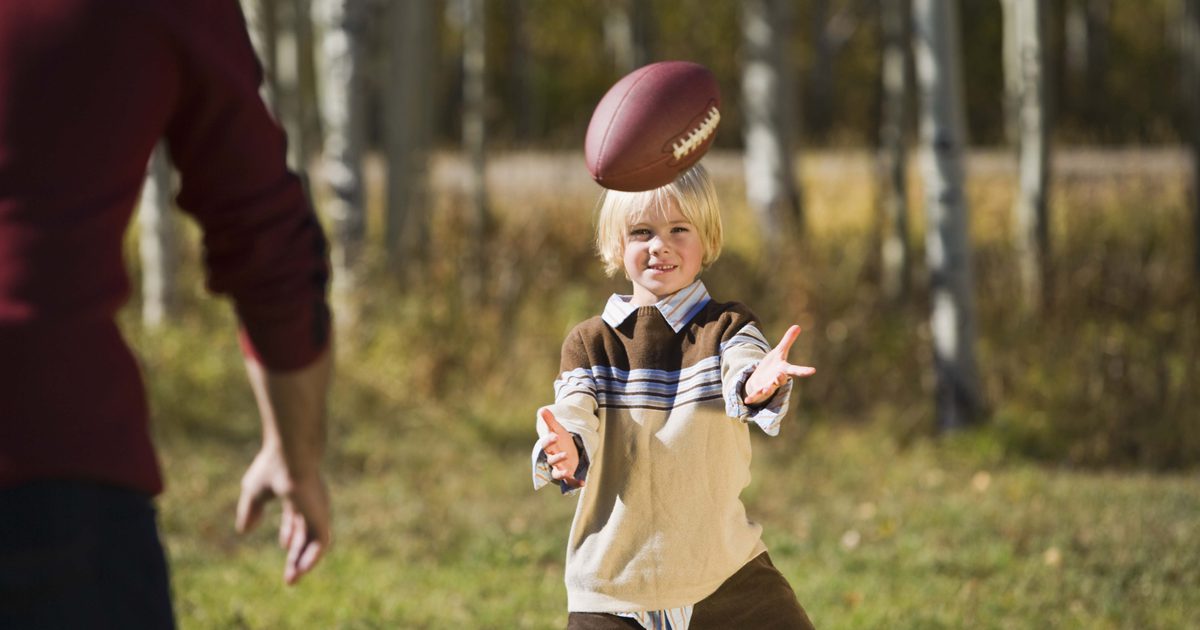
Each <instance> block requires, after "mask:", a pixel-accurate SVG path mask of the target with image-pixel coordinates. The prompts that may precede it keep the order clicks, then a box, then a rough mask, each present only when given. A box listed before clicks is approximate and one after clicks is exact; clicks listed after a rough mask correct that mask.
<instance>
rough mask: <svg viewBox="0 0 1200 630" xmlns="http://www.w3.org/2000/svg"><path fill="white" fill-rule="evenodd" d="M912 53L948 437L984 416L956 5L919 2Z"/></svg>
mask: <svg viewBox="0 0 1200 630" xmlns="http://www.w3.org/2000/svg"><path fill="white" fill-rule="evenodd" d="M913 50H914V54H915V56H916V67H917V84H918V88H919V92H920V101H921V144H922V146H923V155H922V158H921V162H922V170H923V172H924V179H925V197H926V199H925V212H926V220H925V224H926V228H925V251H926V258H927V265H928V267H929V274H930V280H929V285H930V286H929V289H930V297H931V301H932V313H931V316H930V329H931V332H932V334H933V357H934V369H935V371H936V379H937V385H936V387H937V390H936V398H935V402H936V410H937V411H936V415H937V426H938V428H939V430H943V431H945V430H949V429H955V428H959V427H963V426H967V425H970V424H973V423H975V422H976V421H978V420H979V419H980V417H981V413H982V400H981V396H980V391H979V379H978V373H977V368H976V365H975V352H974V346H975V314H974V303H973V296H972V278H971V247H970V242H969V241H968V238H967V235H968V230H967V223H968V216H969V215H968V211H967V199H966V194H965V190H964V168H963V155H964V150H965V147H964V145H965V134H964V116H963V96H962V79H961V69H960V66H959V64H960V60H961V52H960V51H961V48H960V44H959V35H958V3H957V2H955V1H954V0H913Z"/></svg>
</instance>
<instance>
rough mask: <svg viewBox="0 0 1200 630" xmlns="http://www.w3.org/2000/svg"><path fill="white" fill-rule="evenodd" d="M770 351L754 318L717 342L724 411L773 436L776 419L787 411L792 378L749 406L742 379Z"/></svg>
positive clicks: (781, 417)
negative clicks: (719, 353)
mask: <svg viewBox="0 0 1200 630" xmlns="http://www.w3.org/2000/svg"><path fill="white" fill-rule="evenodd" d="M770 351H771V344H770V343H768V342H767V339H766V337H765V336H763V334H762V331H760V330H759V329H758V327H757V326H756V325H755V324H754V322H750V323H747V324H744V325H742V326H740V327H738V328H736V332H735V333H734V334H733V335H732V336H730V337H729V338H728V339H727V340H724V341H722V342H721V386H722V390H723V392H724V398H725V413H726V414H728V415H729V417H731V418H737V419H739V420H741V421H743V422H753V423H754V424H756V425H758V427H759V428H760V429H762V430H763V433H766V434H767V435H770V436H776V435H779V425H780V422H782V420H783V416H784V415H785V414H787V410H788V399H789V398H790V397H791V394H792V381H790V380H789V381H788V382H787V383H785V384H784V385H783V386H781V387H780V388H779V389H777V390H775V394H774V395H772V396H771V397H770V398H768V399H767V400H766V401H764V402H762V403H759V404H757V405H753V406H751V405H747V404H746V403H745V397H746V381H747V380H748V379H749V378H750V375H751V374H753V373H754V369H755V368H756V367H758V363H759V361H762V359H763V357H764V356H766V354H767V353H768V352H770Z"/></svg>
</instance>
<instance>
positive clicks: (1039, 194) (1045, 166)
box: [1006, 0, 1050, 311]
mask: <svg viewBox="0 0 1200 630" xmlns="http://www.w3.org/2000/svg"><path fill="white" fill-rule="evenodd" d="M1006 4H1007V5H1008V6H1009V7H1011V8H1012V10H1013V14H1014V16H1013V17H1014V19H1013V20H1012V22H1011V25H1012V27H1013V29H1014V31H1015V33H1014V36H1013V38H1014V39H1015V40H1016V42H1017V48H1018V51H1019V55H1018V56H1019V60H1020V66H1019V77H1020V91H1019V96H1020V110H1019V113H1020V127H1019V129H1020V144H1019V167H1018V171H1019V173H1020V177H1019V179H1020V181H1019V186H1020V188H1019V190H1018V191H1017V197H1016V202H1015V204H1014V213H1013V214H1014V216H1015V218H1016V231H1015V233H1016V250H1017V260H1018V265H1019V267H1020V277H1021V288H1022V293H1023V299H1024V306H1025V308H1026V309H1028V310H1032V311H1038V310H1041V309H1043V308H1044V307H1045V306H1046V304H1047V303H1048V299H1049V294H1048V291H1049V277H1050V270H1049V264H1050V228H1049V215H1048V210H1047V204H1046V195H1047V193H1046V189H1047V182H1048V180H1049V156H1050V145H1049V133H1050V132H1049V117H1048V116H1047V105H1046V79H1045V68H1046V65H1045V63H1044V47H1043V43H1042V42H1043V40H1044V35H1045V8H1044V7H1043V3H1042V0H1007V1H1006ZM1006 39H1007V36H1006Z"/></svg>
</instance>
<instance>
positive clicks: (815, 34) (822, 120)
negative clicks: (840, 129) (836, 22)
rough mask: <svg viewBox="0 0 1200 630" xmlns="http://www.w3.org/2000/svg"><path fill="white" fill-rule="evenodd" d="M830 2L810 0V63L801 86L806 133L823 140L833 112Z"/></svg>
mask: <svg viewBox="0 0 1200 630" xmlns="http://www.w3.org/2000/svg"><path fill="white" fill-rule="evenodd" d="M829 5H830V0H814V2H813V8H812V11H813V17H812V38H813V39H812V41H813V62H812V68H811V69H810V71H809V77H808V82H807V84H806V85H805V86H804V89H805V93H806V97H807V100H806V102H805V115H806V116H807V118H808V123H809V126H808V132H809V133H811V134H813V137H815V138H818V139H823V138H825V134H826V130H828V129H829V124H830V121H831V119H832V112H833V60H834V56H835V55H834V43H833V41H832V36H831V35H832V34H831V33H830V29H829V20H830V6H829Z"/></svg>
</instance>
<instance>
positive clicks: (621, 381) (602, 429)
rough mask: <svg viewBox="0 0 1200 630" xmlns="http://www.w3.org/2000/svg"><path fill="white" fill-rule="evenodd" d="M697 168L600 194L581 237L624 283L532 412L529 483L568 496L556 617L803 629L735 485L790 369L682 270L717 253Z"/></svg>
mask: <svg viewBox="0 0 1200 630" xmlns="http://www.w3.org/2000/svg"><path fill="white" fill-rule="evenodd" d="M721 242H722V237H721V218H720V214H719V209H718V207H717V201H716V194H715V192H714V190H713V187H712V183H711V182H710V181H709V178H708V174H707V173H706V172H705V170H704V168H703V167H702V166H700V165H698V164H697V165H696V166H693V167H692V168H690V169H689V170H687V171H685V172H684V173H683V174H681V175H680V176H679V177H678V178H677V179H676V180H675V181H674V182H672V183H670V184H667V185H666V186H663V187H661V188H656V189H654V190H650V191H646V192H636V193H627V192H618V191H613V190H607V191H605V192H604V193H603V197H602V200H601V204H600V216H599V221H598V226H597V234H596V244H597V246H598V249H599V253H600V257H601V258H602V259H603V261H604V264H605V268H606V271H607V272H608V274H609V275H610V276H611V275H614V274H615V272H616V271H617V270H620V269H624V271H625V274H626V276H627V277H628V278H629V279H630V280H631V281H632V283H633V293H632V295H624V296H622V295H613V296H612V297H611V298H609V300H608V304H607V306H606V307H605V309H604V313H603V314H602V315H601V316H599V317H593V318H591V319H589V320H587V321H585V322H583V323H581V324H579V325H578V326H576V327H575V328H574V330H572V331H571V332H570V334H568V335H567V338H566V340H565V341H564V342H563V347H562V368H561V373H560V375H559V377H558V379H557V380H556V381H555V383H554V389H555V402H554V404H553V405H549V406H547V407H543V408H541V409H539V410H538V422H537V431H538V434H539V436H540V439H539V440H538V442H537V444H536V445H535V446H534V450H533V468H534V473H533V477H534V488H535V489H537V488H541V487H542V486H545V485H547V484H549V483H550V482H552V481H554V482H557V483H558V485H559V486H560V487H561V488H562V491H563V492H564V493H567V492H571V493H575V492H578V493H579V504H578V507H577V508H576V511H575V520H574V522H573V523H572V525H571V533H570V539H569V541H568V545H567V569H566V584H567V605H568V610H569V617H568V626H567V627H568V628H569V629H571V630H574V629H585V628H586V629H591V628H631V627H632V628H638V627H644V628H672V629H687V628H689V627H690V628H691V629H692V630H698V629H700V628H756V629H759V628H780V629H783V628H787V629H792V628H811V627H812V625H811V623H810V622H809V620H808V617H807V616H806V614H805V612H804V610H803V609H802V608H801V607H800V604H799V603H798V602H797V601H796V596H795V594H794V593H793V591H792V589H791V587H790V586H789V585H788V583H787V580H786V579H785V578H784V577H783V575H782V574H780V573H779V571H778V570H776V569H775V567H774V566H773V565H772V564H771V560H770V558H769V557H768V556H767V551H766V547H765V546H764V545H763V543H762V540H761V538H760V536H761V532H762V528H761V527H760V526H759V525H757V524H755V523H753V522H751V521H750V520H748V519H747V518H746V512H745V508H744V507H743V506H742V502H741V500H740V498H739V495H740V494H741V491H742V489H743V488H745V487H746V486H747V485H748V484H749V482H750V434H749V429H748V426H747V424H748V423H751V422H753V423H754V424H757V425H758V426H759V427H760V428H761V429H762V430H763V431H764V432H765V433H767V434H768V435H777V434H778V432H779V423H780V420H781V418H782V417H783V415H784V413H786V411H787V403H788V395H789V393H790V392H791V379H792V377H802V376H808V375H810V374H812V373H813V372H814V370H813V368H810V367H801V366H796V365H792V364H790V363H788V362H787V354H788V351H789V349H790V348H791V346H792V343H793V342H794V341H795V340H796V337H797V336H798V335H799V334H800V328H799V327H798V326H792V327H791V328H790V329H789V330H788V331H787V333H786V334H785V335H784V338H783V340H782V341H781V342H780V344H779V345H778V346H777V347H776V348H774V349H772V348H771V346H770V344H768V343H767V341H766V339H765V338H764V337H763V334H762V332H761V331H760V330H759V328H758V324H757V321H756V318H755V316H754V315H753V313H751V312H750V311H749V310H748V309H747V308H746V307H745V306H743V305H741V304H738V303H736V302H723V303H722V302H716V301H714V300H712V299H711V298H710V297H709V295H708V291H707V290H706V289H705V287H704V283H703V282H702V281H700V280H699V279H698V278H697V276H698V275H699V274H700V272H701V270H702V269H704V268H705V267H707V266H708V265H709V264H711V263H712V262H713V261H714V260H716V258H717V256H718V254H719V253H720V250H721Z"/></svg>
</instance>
